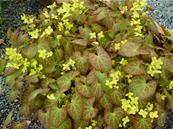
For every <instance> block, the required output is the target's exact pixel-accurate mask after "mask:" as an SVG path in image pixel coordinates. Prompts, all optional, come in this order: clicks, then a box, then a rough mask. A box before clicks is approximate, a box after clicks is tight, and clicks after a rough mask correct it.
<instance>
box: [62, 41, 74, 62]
mask: <svg viewBox="0 0 173 129" xmlns="http://www.w3.org/2000/svg"><path fill="white" fill-rule="evenodd" d="M73 51H74V50H73V45H72V43H71V42H70V41H67V42H66V43H65V44H64V54H65V58H66V59H68V58H69V57H71V56H72V54H73Z"/></svg>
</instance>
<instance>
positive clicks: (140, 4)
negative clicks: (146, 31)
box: [131, 0, 147, 37]
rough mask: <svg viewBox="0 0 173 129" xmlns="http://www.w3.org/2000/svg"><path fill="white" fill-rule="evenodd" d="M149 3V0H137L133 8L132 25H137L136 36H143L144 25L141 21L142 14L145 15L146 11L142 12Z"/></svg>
mask: <svg viewBox="0 0 173 129" xmlns="http://www.w3.org/2000/svg"><path fill="white" fill-rule="evenodd" d="M146 5H147V0H135V1H134V3H133V7H132V8H131V12H132V20H131V25H132V26H135V29H134V31H135V36H139V37H143V34H142V30H143V26H142V23H141V16H142V15H145V12H143V13H142V11H143V9H144V7H145V6H146Z"/></svg>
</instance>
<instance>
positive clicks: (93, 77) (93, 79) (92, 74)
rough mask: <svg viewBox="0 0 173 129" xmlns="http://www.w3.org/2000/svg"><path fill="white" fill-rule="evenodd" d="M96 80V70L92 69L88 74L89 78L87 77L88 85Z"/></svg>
mask: <svg viewBox="0 0 173 129" xmlns="http://www.w3.org/2000/svg"><path fill="white" fill-rule="evenodd" d="M95 81H97V78H96V76H95V70H91V71H90V72H89V74H88V75H87V79H86V84H87V85H91V84H92V83H94V82H95Z"/></svg>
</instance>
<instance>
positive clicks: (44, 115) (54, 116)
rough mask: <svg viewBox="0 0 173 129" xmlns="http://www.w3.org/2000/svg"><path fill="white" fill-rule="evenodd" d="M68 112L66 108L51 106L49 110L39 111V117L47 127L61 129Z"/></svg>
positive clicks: (48, 128) (47, 128)
mask: <svg viewBox="0 0 173 129" xmlns="http://www.w3.org/2000/svg"><path fill="white" fill-rule="evenodd" d="M66 118H67V113H66V111H65V109H64V108H58V107H55V106H54V107H51V108H50V109H49V110H48V111H46V112H43V111H41V110H40V111H38V119H39V120H40V122H41V124H42V125H43V126H44V127H45V128H46V129H59V127H60V126H61V124H63V122H64V121H65V120H66Z"/></svg>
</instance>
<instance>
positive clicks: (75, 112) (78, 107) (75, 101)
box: [67, 95, 83, 120]
mask: <svg viewBox="0 0 173 129" xmlns="http://www.w3.org/2000/svg"><path fill="white" fill-rule="evenodd" d="M67 111H68V113H69V115H70V116H71V117H72V119H73V120H80V119H81V117H82V113H83V102H82V100H81V97H80V96H78V95H76V96H73V98H72V99H71V103H70V104H68V105H67Z"/></svg>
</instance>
